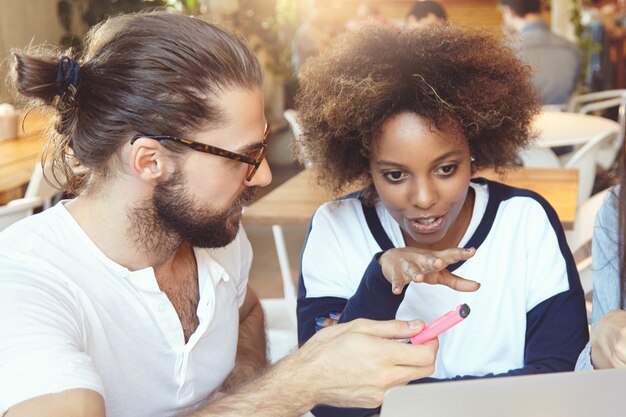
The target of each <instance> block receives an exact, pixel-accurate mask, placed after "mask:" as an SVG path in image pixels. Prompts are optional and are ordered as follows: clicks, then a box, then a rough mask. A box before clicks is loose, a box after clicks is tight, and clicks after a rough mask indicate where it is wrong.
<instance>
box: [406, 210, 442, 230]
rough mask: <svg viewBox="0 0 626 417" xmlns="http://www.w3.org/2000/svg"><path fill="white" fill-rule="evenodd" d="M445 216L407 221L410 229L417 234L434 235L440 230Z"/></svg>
mask: <svg viewBox="0 0 626 417" xmlns="http://www.w3.org/2000/svg"><path fill="white" fill-rule="evenodd" d="M445 217H446V215H445V214H443V215H441V216H431V217H420V218H415V219H409V221H410V223H411V227H412V228H413V230H414V231H416V232H417V233H435V232H437V231H439V229H441V226H442V225H443V220H444V219H445Z"/></svg>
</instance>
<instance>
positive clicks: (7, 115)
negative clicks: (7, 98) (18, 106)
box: [0, 103, 19, 140]
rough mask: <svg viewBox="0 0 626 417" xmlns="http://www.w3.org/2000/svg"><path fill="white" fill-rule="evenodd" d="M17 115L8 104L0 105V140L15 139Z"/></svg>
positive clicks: (13, 108)
mask: <svg viewBox="0 0 626 417" xmlns="http://www.w3.org/2000/svg"><path fill="white" fill-rule="evenodd" d="M18 119H19V114H18V112H17V110H15V107H13V106H12V105H10V104H9V103H2V104H0V140H5V139H15V138H17V125H18Z"/></svg>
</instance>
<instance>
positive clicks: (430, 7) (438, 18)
mask: <svg viewBox="0 0 626 417" xmlns="http://www.w3.org/2000/svg"><path fill="white" fill-rule="evenodd" d="M447 21H448V15H447V13H446V10H445V9H444V8H443V6H442V5H441V4H439V3H438V2H436V1H432V0H423V1H418V2H416V3H414V4H413V6H411V9H410V10H409V12H408V13H407V15H406V17H405V18H404V24H405V27H407V28H410V27H416V26H430V25H434V24H439V23H446V22H447Z"/></svg>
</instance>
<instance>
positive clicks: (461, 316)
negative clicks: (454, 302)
mask: <svg viewBox="0 0 626 417" xmlns="http://www.w3.org/2000/svg"><path fill="white" fill-rule="evenodd" d="M469 313H470V308H469V306H468V305H467V304H461V305H459V306H458V307H457V308H455V309H454V310H452V311H449V312H447V313H446V314H444V315H443V316H441V317H439V318H437V319H435V320H433V321H432V322H430V323H428V324H427V325H426V326H425V327H424V330H422V331H421V332H419V333H418V334H416V335H415V336H413V337H412V338H411V339H410V340H411V343H413V344H414V345H421V344H422V343H426V342H428V341H429V340H433V339H434V338H435V337H437V336H439V335H440V334H441V333H443V332H445V331H446V330H448V329H449V328H450V327H452V326H454V325H456V324H458V323H460V322H462V321H463V320H465V318H466V317H467V316H469Z"/></svg>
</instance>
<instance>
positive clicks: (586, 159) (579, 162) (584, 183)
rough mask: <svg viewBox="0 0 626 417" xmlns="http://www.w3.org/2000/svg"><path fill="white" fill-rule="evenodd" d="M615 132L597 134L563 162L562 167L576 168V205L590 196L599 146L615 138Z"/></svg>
mask: <svg viewBox="0 0 626 417" xmlns="http://www.w3.org/2000/svg"><path fill="white" fill-rule="evenodd" d="M615 135H616V134H615V133H610V134H607V135H603V136H598V137H596V138H594V139H592V140H590V141H589V142H587V143H585V144H584V145H583V146H582V147H581V148H580V149H578V150H577V151H576V152H575V153H574V155H572V157H571V158H570V159H569V160H568V161H567V162H566V163H565V165H564V168H572V169H578V202H577V204H578V206H580V205H581V204H582V202H583V201H585V200H586V199H587V198H589V197H590V196H591V191H592V190H593V183H594V181H595V179H596V165H597V157H598V151H599V149H600V147H602V146H603V145H604V144H606V143H607V142H609V141H610V140H612V139H614V138H615Z"/></svg>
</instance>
